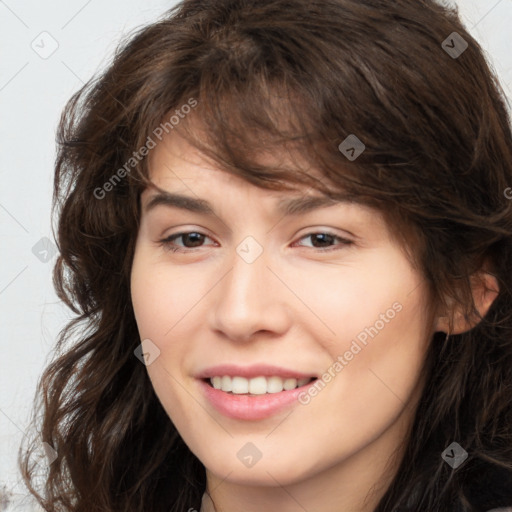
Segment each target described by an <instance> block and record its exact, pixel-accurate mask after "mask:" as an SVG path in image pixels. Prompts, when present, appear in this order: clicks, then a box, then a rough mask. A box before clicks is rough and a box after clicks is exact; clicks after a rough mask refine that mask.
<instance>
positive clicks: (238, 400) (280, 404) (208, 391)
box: [199, 380, 315, 421]
mask: <svg viewBox="0 0 512 512" xmlns="http://www.w3.org/2000/svg"><path fill="white" fill-rule="evenodd" d="M314 382H315V381H311V382H309V383H308V384H305V385H304V386H301V387H299V388H295V389H290V390H288V391H280V392H279V393H265V394H264V395H236V394H233V393H226V392H225V391H221V390H220V389H215V388H214V387H212V386H210V385H209V384H208V383H207V382H205V381H204V380H200V381H199V384H200V385H201V388H202V390H203V393H204V394H205V396H206V398H207V399H208V400H209V401H210V402H211V404H212V405H213V407H215V409H217V411H219V412H220V413H221V414H223V415H224V416H227V417H228V418H234V419H237V420H248V421H254V420H261V419H264V418H268V417H269V416H272V415H273V414H276V413H278V412H280V411H282V410H283V409H285V408H286V407H287V406H289V405H291V404H293V403H295V404H298V396H299V394H300V393H303V392H304V391H305V390H306V389H307V388H308V387H309V386H311V384H314Z"/></svg>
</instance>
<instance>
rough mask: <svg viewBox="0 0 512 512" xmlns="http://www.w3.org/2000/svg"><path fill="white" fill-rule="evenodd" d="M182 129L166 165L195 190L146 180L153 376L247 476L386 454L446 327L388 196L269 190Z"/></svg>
mask: <svg viewBox="0 0 512 512" xmlns="http://www.w3.org/2000/svg"><path fill="white" fill-rule="evenodd" d="M171 134H172V136H171V135H169V136H168V137H167V138H166V139H164V143H162V144H160V145H159V146H157V147H156V148H155V149H154V150H153V153H152V154H151V178H152V180H153V182H154V183H155V184H156V185H158V186H159V187H160V188H162V189H165V190H166V191H168V193H169V194H179V195H180V196H183V198H182V199H179V200H178V199H177V198H176V197H174V198H173V197H172V196H171V195H169V196H168V197H162V196H159V193H158V191H157V190H155V189H146V190H145V191H144V192H143V194H142V197H141V207H142V214H141V225H140V230H139V233H138V238H137V244H136V250H135V256H134V261H133V268H132V276H131V293H132V300H133V307H134V311H135V316H136V320H137V324H138V328H139V333H140V338H141V340H146V341H144V343H143V347H144V351H145V352H146V353H147V354H148V355H147V356H146V362H147V371H148V373H149V377H150V379H151V382H152V384H153V386H154V390H155V393H156V394H157V396H158V398H159V400H160V402H161V403H162V406H163V407H164V409H165V410H166V412H167V414H168V415H169V417H170V419H171V420H172V422H173V423H174V425H175V426H176V428H177V429H178V431H179V433H180V434H181V436H182V437H183V439H184V441H185V442H186V443H187V445H188V446H189V447H190V449H191V450H192V451H193V452H194V453H195V454H196V455H197V457H198V458H199V459H200V460H201V461H202V462H203V464H204V465H205V466H206V468H207V470H208V472H209V474H211V475H217V476H218V477H219V478H222V479H226V480H228V481H231V482H237V483H240V484H243V483H251V484H258V485H272V486H275V485H276V482H279V483H280V484H281V485H286V484H291V483H293V482H299V481H303V480H304V479H307V478H313V477H315V476H316V475H318V474H320V473H321V472H323V471H327V470H333V469H335V468H343V467H344V466H345V465H347V464H348V463H349V462H350V463H351V464H353V463H354V461H357V460H359V461H360V462H361V468H363V467H366V468H367V469H366V471H368V461H371V464H370V466H375V467H383V466H384V464H385V463H386V461H387V455H389V454H390V453H391V452H392V451H393V450H394V449H395V448H396V447H397V446H398V445H399V444H400V443H401V442H402V441H403V438H404V436H405V435H406V431H407V429H408V427H409V425H410V422H411V421H412V418H413V415H414V405H415V401H416V400H417V398H418V397H419V392H420V391H421V385H422V383H420V382H419V372H420V367H421V365H422V362H423V360H424V357H425V352H426V348H427V344H428V341H429V339H430V337H431V335H432V334H433V332H434V330H435V329H434V323H433V319H432V318H427V314H426V311H427V304H428V300H427V293H426V286H425V282H424V280H423V279H422V278H421V276H420V275H419V273H418V272H417V271H416V270H415V269H413V267H412V266H411V264H410V263H409V262H408V260H407V258H406V256H405V255H404V253H403V252H402V251H401V249H400V247H399V246H398V245H397V243H396V242H395V241H393V239H392V238H391V236H390V233H389V231H388V228H387V226H386V225H385V223H384V221H383V219H382V217H381V215H380V214H379V213H378V212H377V211H376V210H373V209H371V208H369V207H366V206H362V205H358V204H355V203H349V202H337V203H333V204H331V205H326V204H323V205H320V204H319V203H317V204H316V207H315V204H314V203H311V202H308V203H303V201H305V200H306V199H307V200H308V201H309V200H311V198H313V197H318V194H317V193H314V192H312V191H311V190H309V191H306V189H300V188H297V191H296V192H292V191H287V192H276V191H269V190H264V189H259V188H257V187H255V186H254V185H252V184H249V183H247V182H244V181H243V180H241V179H240V178H238V177H235V176H232V175H229V174H227V173H225V172H223V171H220V170H218V169H215V168H212V167H211V166H209V164H207V163H206V161H205V160H203V159H202V158H201V155H200V153H198V152H197V151H196V150H195V149H193V148H192V147H191V146H189V145H188V144H187V143H186V142H185V141H184V140H183V139H182V138H179V137H178V136H177V135H176V134H173V133H172V132H171ZM289 201H290V202H291V201H296V203H288V202H289ZM301 204H302V205H303V206H302V208H301V207H300V205H301ZM287 205H288V207H289V208H288V209H289V211H288V213H287V212H286V206H287ZM308 205H309V207H306V206H308ZM181 233H188V235H185V236H180V234H181ZM338 237H339V238H338ZM164 239H168V241H167V242H165V243H164V242H162V240H164ZM172 249H176V251H175V252H174V251H173V250H172ZM148 340H149V341H148ZM210 378H211V380H210ZM312 378H315V379H316V380H314V381H312V382H310V379H312ZM212 384H213V385H214V387H213V386H212ZM296 386H299V387H298V388H296V389H293V388H295V387H296ZM283 387H284V390H283ZM216 388H217V389H216ZM230 390H231V391H230Z"/></svg>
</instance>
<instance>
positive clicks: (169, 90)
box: [19, 0, 512, 512]
mask: <svg viewBox="0 0 512 512" xmlns="http://www.w3.org/2000/svg"><path fill="white" fill-rule="evenodd" d="M454 32H456V33H457V35H454V34H453V33H454ZM450 38H451V39H450ZM460 38H462V39H460ZM464 42H465V44H467V47H465V44H464ZM456 50H457V51H458V54H457V53H454V51H456ZM505 101H506V100H505V95H504V93H503V90H502V89H501V87H500V84H499V82H498V80H497V78H496V75H495V73H494V71H493V70H492V69H491V68H490V66H489V64H488V63H487V61H486V59H485V57H484V54H483V50H482V48H481V47H480V46H479V44H478V42H477V41H475V39H474V38H473V37H472V36H471V35H470V34H469V33H468V32H467V31H466V29H465V28H464V26H463V24H462V23H461V21H460V18H459V14H458V12H457V10H456V9H449V8H447V7H443V6H441V5H440V4H438V3H436V2H434V0H396V1H387V0H258V1H253V0H186V1H184V2H182V3H180V4H178V5H177V6H176V7H174V8H172V9H170V10H169V11H168V12H167V13H165V15H164V16H163V17H162V18H161V19H159V20H157V21H156V22H155V23H153V24H151V25H149V26H145V27H142V28H140V29H138V30H137V31H136V33H134V34H131V35H130V36H129V37H128V38H127V39H125V40H123V41H122V43H121V44H120V45H119V47H118V49H117V51H116V54H115V57H114V59H113V62H112V63H111V64H110V65H109V66H108V68H107V69H106V70H103V71H101V72H99V73H98V74H97V76H95V77H94V78H93V79H91V80H90V81H89V82H88V83H87V84H86V85H85V86H84V87H83V88H82V89H81V90H80V91H78V92H77V93H76V94H75V95H74V96H73V97H72V98H71V99H70V100H69V102H68V104H67V105H66V107H65V109H64V112H63V114H62V117H61V122H60V125H59V129H58V135H57V144H58V155H57V160H56V166H55V182H54V196H53V208H52V215H53V216H54V218H56V219H58V225H57V231H56V240H57V243H58V248H59V251H60V254H59V257H58V260H57V262H56V264H55V268H54V286H55V289H56V291H57V294H58V296H59V298H60V299H61V300H62V301H63V302H64V303H65V304H66V305H67V306H68V307H69V308H70V309H71V310H72V311H73V313H74V318H73V319H72V321H70V322H69V323H68V324H67V325H66V326H65V327H64V328H63V330H62V331H61V332H60V334H59V337H58V340H57V344H56V348H55V357H54V358H53V360H52V362H51V363H50V364H49V365H48V366H47V368H46V369H45V371H44V373H43V375H42V376H41V379H40V382H39V388H38V391H37V393H36V396H35V399H34V409H33V418H32V423H33V425H32V424H31V431H32V430H34V431H37V435H35V434H34V435H33V436H32V438H31V439H30V442H27V441H25V442H24V443H23V444H22V446H21V447H20V450H19V465H20V469H21V472H22V475H23V479H24V481H25V484H26V485H27V487H28V489H29V490H30V492H31V493H32V494H33V495H34V496H36V498H37V500H38V501H39V502H40V504H41V505H42V506H43V507H44V509H45V510H47V511H52V512H54V511H55V512H56V511H73V512H96V511H102V512H107V511H108V512H110V511H133V512H143V511H144V512H147V511H151V512H163V511H166V512H169V511H172V512H185V511H188V510H189V509H190V508H195V509H197V510H198V509H199V508H200V502H201V496H202V494H203V492H204V491H205V486H206V477H205V468H204V466H203V465H202V464H201V462H200V461H199V460H198V459H197V458H196V457H195V456H194V455H193V454H192V453H191V451H190V450H189V449H188V447H187V446H186V445H185V443H184V442H183V440H182V438H181V437H180V435H179V433H178V432H177V431H176V429H175V427H174V426H173V424H172V422H171V421H170V419H169V417H168V416H167V414H166V413H165V411H164V409H163V407H162V406H161V404H160V402H159V401H158V399H157V397H156V395H155V393H154V391H153V388H152V385H151V382H150V380H149V378H148V374H147V370H146V368H145V366H144V364H142V363H141V361H140V360H139V359H138V358H137V357H136V356H135V355H134V350H135V349H136V348H137V347H138V346H139V344H140V338H139V334H138V330H137V325H136V322H135V318H134V313H133V308H132V304H131V298H130V271H131V264H132V258H133V254H134V244H135V239H136V235H137V231H138V226H139V217H140V204H139V197H140V193H141V191H142V190H144V188H145V187H146V186H147V185H148V183H149V181H148V180H149V166H148V158H147V156H146V155H145V153H146V154H149V152H150V151H151V147H152V146H153V144H152V143H155V142H158V139H159V138H160V136H161V134H162V133H163V132H162V130H164V131H165V132H170V131H171V130H177V131H179V132H180V133H181V134H183V135H184V136H186V137H187V138H188V139H189V140H190V141H191V142H192V143H193V144H195V147H197V148H199V149H200V150H201V151H203V153H204V155H206V156H207V157H208V158H211V160H212V162H214V163H216V165H217V166H219V167H220V168H222V169H223V170H225V171H226V172H230V173H233V174H235V175H238V176H241V177H242V178H243V179H245V180H247V181H248V182H250V183H253V184H255V185H257V186H259V187H263V188H267V189H274V190H287V189H288V188H289V187H293V186H297V185H306V186H308V187H312V188H314V189H316V190H319V191H320V192H322V193H324V194H327V195H330V196H332V197H334V198H335V197H336V194H337V193H338V192H340V191H343V192H344V193H347V192H348V193H350V194H353V196H354V197H357V198H358V200H360V201H364V202H365V203H367V204H368V205H371V206H374V207H375V208H378V210H379V211H381V212H382V213H383V214H384V215H385V218H386V220H387V221H388V222H389V225H390V226H391V228H392V229H393V232H394V233H395V234H396V236H397V238H398V239H399V240H400V241H401V243H402V244H403V246H404V247H405V248H407V251H408V254H409V255H410V258H411V261H412V262H414V264H415V265H416V266H417V268H419V269H421V271H422V273H423V275H424V277H425V280H426V282H427V283H428V286H429V290H431V292H432V301H433V304H436V305H439V304H440V305H445V306H446V307H448V305H449V304H456V305H460V307H461V308H463V311H464V312H465V314H466V317H467V318H470V317H471V315H472V313H473V312H475V309H476V308H475V303H474V300H473V296H472V294H471V281H470V276H472V275H473V274H474V272H475V271H477V270H478V269H480V268H481V267H482V265H483V263H484V262H487V263H486V265H487V268H488V271H489V272H490V273H492V274H493V275H494V276H495V277H496V279H497V281H498V283H499V287H500V291H499V294H498V296H497V298H496V299H495V301H494V302H493V304H492V306H491V308H490V310H489V311H488V312H487V314H485V316H484V317H483V318H481V319H480V321H479V322H478V323H477V324H476V325H475V326H474V327H473V328H471V329H469V330H467V331H466V332H464V333H462V334H458V335H451V336H449V337H448V338H447V337H446V333H442V332H437V333H435V334H434V336H433V338H432V340H431V343H430V346H429V350H428V353H427V357H426V359H425V365H424V375H425V376H426V381H425V382H426V384H425V387H424V390H423V394H422V397H421V400H420V403H419V406H418V409H417V413H416V416H415V420H414V423H413V425H412V427H411V436H410V438H408V439H405V440H404V443H405V444H406V450H405V456H404V457H403V460H402V462H401V465H400V467H399V469H398V472H397V474H396V477H395V478H394V480H393V482H392V484H391V485H390V487H389V488H388V489H387V492H386V493H385V495H384V496H383V497H382V499H381V501H380V503H379V504H378V506H377V508H376V509H375V512H395V511H398V510H401V511H402V510H411V511H414V512H418V511H422V512H436V511H437V512H446V511H450V512H452V511H461V512H482V511H486V510H489V509H492V508H496V507H501V506H512V490H511V489H512V405H511V397H512V271H511V270H512V201H511V200H510V197H512V194H511V192H512V189H510V188H509V187H511V186H512V133H511V123H510V117H509V113H508V111H507V108H506V104H505ZM186 105H188V107H187V108H185V106H186ZM171 116H174V117H175V119H171ZM178 118H179V121H178V122H176V119H178ZM192 119H194V120H196V121H199V124H198V123H192V122H189V121H191V120H192ZM193 125H195V126H196V128H195V129H192V127H193ZM197 126H200V127H201V129H200V130H198V129H197ZM350 135H355V136H356V137H357V138H358V139H359V140H360V141H362V143H363V144H364V145H365V148H364V151H363V152H362V153H361V154H360V155H359V156H358V157H357V158H352V159H349V158H347V154H346V153H344V152H343V145H342V146H341V149H340V148H339V146H340V144H341V143H343V141H345V140H346V138H347V137H349V136H350ZM144 148H145V151H144ZM283 149H285V150H287V151H289V152H290V154H296V155H300V157H301V159H302V160H301V161H305V162H307V164H308V165H310V166H311V167H313V168H315V169H318V170H319V171H321V176H322V179H319V178H313V177H312V176H311V175H310V174H308V172H307V171H305V170H303V169H300V166H295V167H293V166H291V165H290V166H288V167H286V166H282V167H279V168H275V167H270V166H265V165H263V164H262V163H261V158H260V157H261V156H262V155H263V154H265V153H273V152H276V153H277V152H279V151H283ZM123 169H124V171H123ZM54 231H55V227H54ZM38 413H41V414H40V415H39V416H38ZM36 417H37V419H36ZM43 441H44V442H45V443H47V444H48V445H49V446H51V447H52V448H53V449H55V450H56V452H57V458H56V460H54V461H53V462H52V463H51V464H50V465H49V466H48V468H47V470H46V471H45V473H44V475H42V479H41V475H39V477H38V475H36V472H37V471H36V466H35V465H34V463H33V457H34V454H35V452H36V450H37V449H38V446H40V444H41V442H43ZM454 441H455V442H457V443H458V444H459V445H461V446H462V447H463V448H464V449H465V450H466V452H467V453H468V458H467V460H466V461H465V462H464V463H463V464H462V465H460V466H459V467H458V468H456V469H452V467H451V466H450V465H449V464H447V463H446V462H445V461H444V460H443V458H442V457H441V454H442V452H443V451H444V450H445V448H446V447H447V446H449V445H450V444H451V443H452V442H454ZM25 443H27V446H25ZM37 467H38V468H40V466H37ZM38 478H39V479H38Z"/></svg>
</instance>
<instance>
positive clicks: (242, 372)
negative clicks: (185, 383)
mask: <svg viewBox="0 0 512 512" xmlns="http://www.w3.org/2000/svg"><path fill="white" fill-rule="evenodd" d="M224 375H228V376H230V377H245V378H246V379H251V378H253V377H282V378H285V379H305V378H312V377H316V376H315V375H313V374H311V373H309V374H308V373H303V372H298V371H296V370H291V369H289V368H283V367H281V366H272V365H268V364H254V365H251V366H237V365H234V364H221V365H217V366H210V367H209V368H206V369H204V370H202V371H200V372H199V373H198V374H197V375H196V378H198V379H209V378H212V377H217V376H218V377H222V376H224Z"/></svg>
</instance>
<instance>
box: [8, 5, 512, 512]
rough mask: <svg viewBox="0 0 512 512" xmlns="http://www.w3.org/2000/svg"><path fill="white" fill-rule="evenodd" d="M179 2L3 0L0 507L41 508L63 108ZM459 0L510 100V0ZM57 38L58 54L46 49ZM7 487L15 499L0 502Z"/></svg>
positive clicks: (61, 316)
mask: <svg viewBox="0 0 512 512" xmlns="http://www.w3.org/2000/svg"><path fill="white" fill-rule="evenodd" d="M255 1H257V0H255ZM439 1H441V0H439ZM443 1H444V2H445V3H453V2H452V1H451V0H443ZM174 4H175V2H174V1H169V0H167V1H165V0H103V1H99V0H88V1H87V0H72V1H70V0H67V1H64V0H52V1H49V2H48V1H47V2H37V1H36V0H24V1H23V0H22V1H19V0H18V1H15V0H5V1H2V0H0V140H1V144H2V151H0V173H1V175H0V179H1V183H2V187H1V189H0V236H1V240H2V243H1V244H0V258H1V260H0V261H1V267H0V314H1V317H0V329H1V334H0V348H1V354H2V357H1V358H0V390H1V393H0V511H2V510H9V511H11V510H15V509H16V510H21V509H23V510H27V509H31V510H35V509H36V507H35V506H34V505H29V503H30V502H29V501H28V500H27V499H25V498H24V497H25V496H26V494H27V493H26V492H25V490H24V487H23V486H22V484H21V483H20V477H19V475H18V473H17V465H16V457H17V449H18V446H19V444H20V441H21V439H22V436H23V434H24V431H25V428H26V426H27V424H28V420H29V415H30V411H31V406H32V400H33V396H34V392H35V389H36V384H37V380H38V378H39V377H40V375H41V372H42V369H43V366H44V365H45V363H46V362H48V361H49V360H50V357H51V355H52V347H53V345H54V342H55V340H56V338H57V335H58V332H59V331H60V329H61V328H62V327H63V326H64V324H65V323H66V321H68V320H69V319H70V315H69V313H68V311H67V310H66V309H64V307H63V306H62V304H61V303H60V302H59V300H58V299H57V297H56V296H55V293H54V291H53V287H52V282H51V271H52V266H53V264H54V263H55V259H56V255H53V256H52V257H50V258H49V256H50V255H51V252H50V253H46V255H45V253H44V249H45V248H44V247H43V248H42V249H41V248H40V249H39V251H38V250H36V251H35V252H37V253H38V256H36V254H34V252H33V250H32V249H33V247H34V246H36V244H38V242H39V241H40V240H41V239H42V238H43V237H47V238H50V239H52V235H51V230H50V205H51V194H52V179H53V163H54V157H55V142H54V140H55V129H56V126H57V123H58V120H59V117H60V113H61V111H62V108H63V107H64V104H65V102H66V100H67V99H68V98H69V97H70V96H71V95H72V94H73V93H74V92H75V91H76V90H78V89H79V87H80V86H81V85H82V84H83V83H84V82H86V81H87V80H88V79H89V78H90V77H91V76H92V75H93V74H94V73H95V72H96V71H97V70H98V69H99V68H101V67H103V66H104V65H106V64H107V63H108V61H109V59H110V57H111V55H112V53H113V51H114V49H115V47H116V45H117V43H118V42H119V40H120V39H121V37H122V36H123V35H125V34H127V33H128V32H129V31H131V30H132V29H133V28H135V27H137V26H140V25H143V24H146V23H148V22H150V21H152V20H155V19H156V18H157V17H159V16H160V15H161V14H163V13H164V12H165V11H166V10H167V9H169V8H170V7H172V6H173V5H174ZM458 5H459V7H460V9H461V13H462V17H463V21H464V22H465V24H466V26H467V27H468V29H469V31H470V32H471V33H472V35H473V36H474V37H475V38H476V39H477V40H478V41H479V42H480V43H481V44H482V46H483V47H484V49H485V50H486V52H487V57H488V60H489V61H490V63H491V65H492V66H493V67H494V68H495V69H496V71H497V73H498V76H499V77H500V79H501V83H502V85H503V88H504V90H505V92H506V94H507V95H508V96H509V98H512V34H511V31H510V27H511V26H512V0H460V1H459V2H458ZM43 32H47V33H48V34H49V35H45V34H43V35H41V34H42V33H43ZM447 36H448V34H447ZM57 44H58V48H57V49H56V51H55V52H54V53H53V54H51V55H49V56H48V55H47V54H45V52H46V53H49V52H50V51H51V50H52V45H53V46H55V45H57ZM43 57H46V58H43ZM510 185H511V186H512V183H511V184H510ZM36 247H38V246H36ZM48 258H49V259H48ZM45 259H47V261H46V262H45V261H44V260H45ZM5 495H8V496H9V500H10V503H9V504H4V505H2V496H4V499H5Z"/></svg>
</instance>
